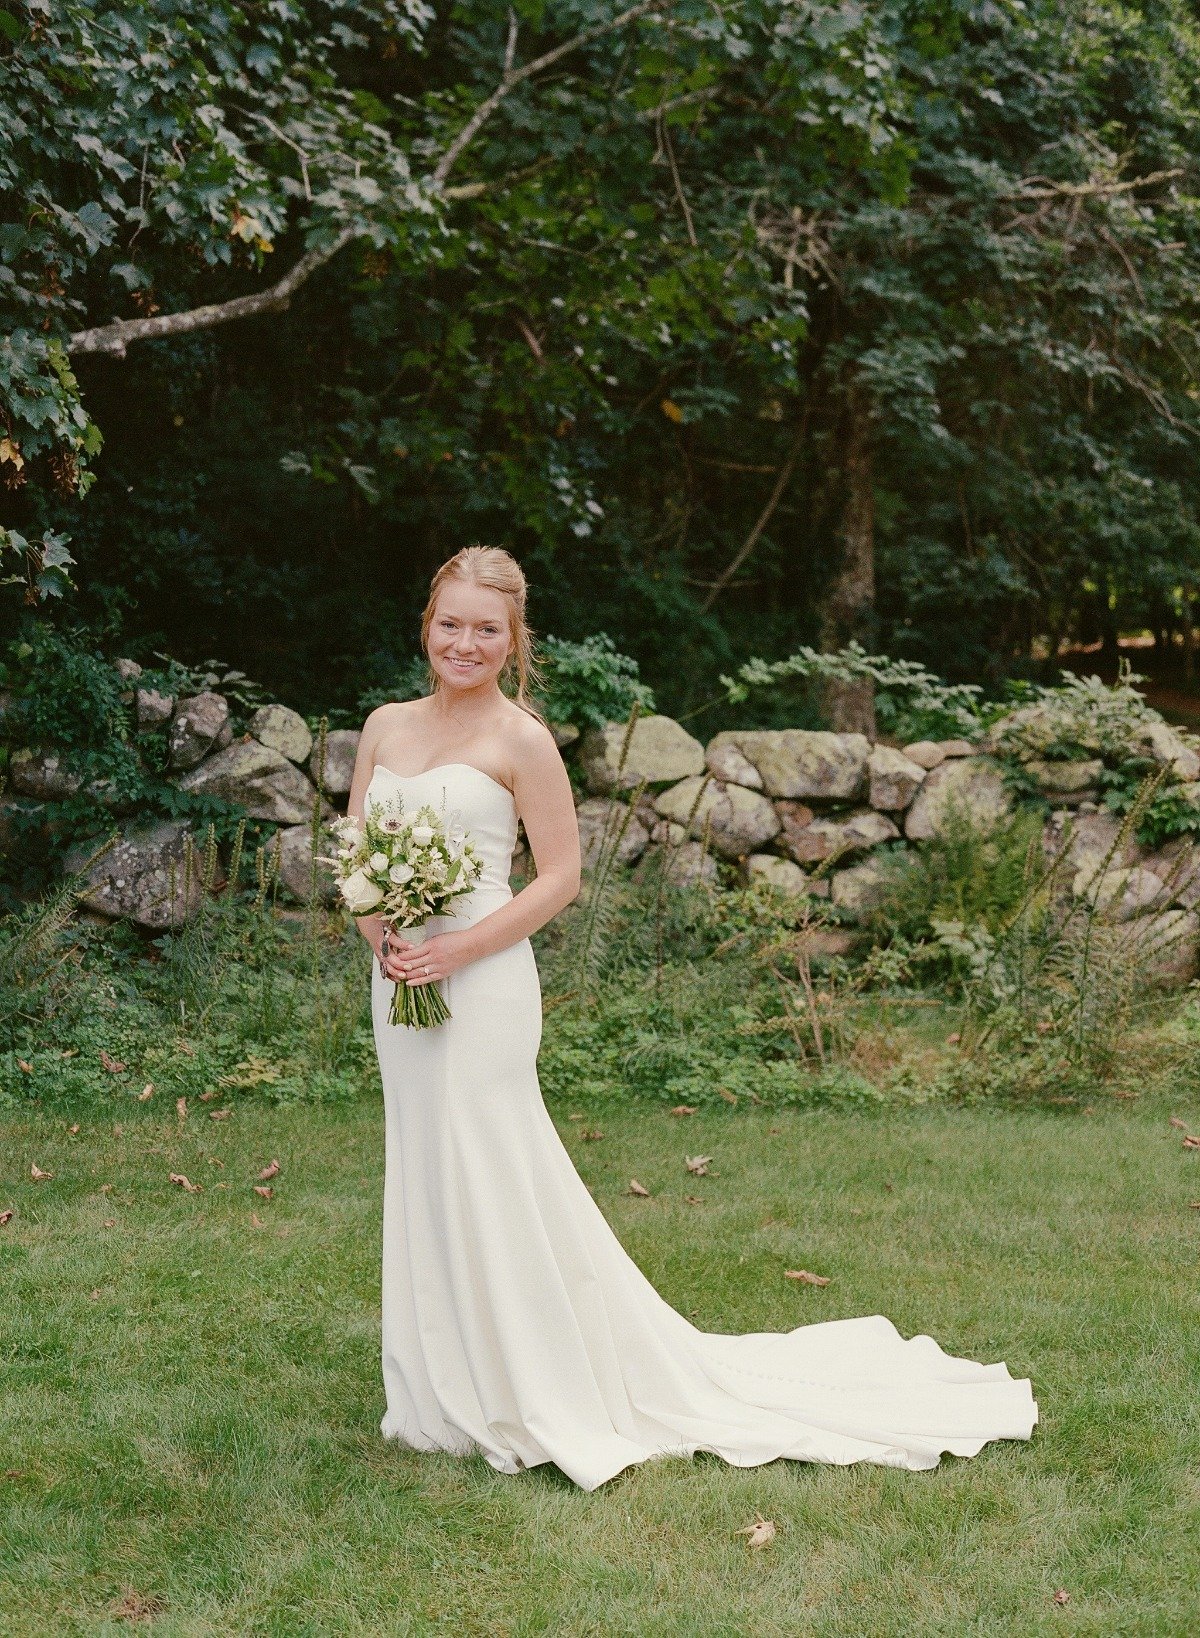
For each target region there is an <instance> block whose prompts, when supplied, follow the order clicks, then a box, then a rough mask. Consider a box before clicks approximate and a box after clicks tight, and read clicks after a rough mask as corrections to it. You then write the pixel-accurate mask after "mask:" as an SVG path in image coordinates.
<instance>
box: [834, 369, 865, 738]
mask: <svg viewBox="0 0 1200 1638" xmlns="http://www.w3.org/2000/svg"><path fill="white" fill-rule="evenodd" d="M843 439H844V442H843V457H842V500H841V516H840V519H839V522H838V530H837V538H838V547H839V559H838V566H837V569H836V571H835V573H834V576H833V579H832V581H831V582H830V585H829V589H828V591H827V592H826V596H825V607H824V610H823V613H822V620H821V647H822V648H823V649H824V650H825V651H826V652H827V653H831V652H833V651H834V650H836V649H839V648H844V647H845V645H846V644H847V643H848V642H850V641H851V639H852V638H857V640H858V641H859V642H860V643H862V644H863V645H864V647H866V648H870V647H871V643H872V638H873V636H874V627H875V489H874V482H873V467H872V451H871V403H870V399H869V398H868V396H867V394H866V393H865V392H864V391H863V389H862V388H861V387H859V386H857V385H852V386H851V387H850V389H849V391H848V392H847V394H846V416H845V422H844V433H843ZM825 708H826V712H827V714H828V716H829V722H830V726H831V727H832V728H834V729H835V730H836V731H837V732H839V733H859V734H866V735H867V736H868V738H870V739H874V738H875V689H874V685H873V684H872V683H871V682H870V681H869V680H863V681H861V682H844V683H838V682H830V683H829V684H827V685H826V690H825Z"/></svg>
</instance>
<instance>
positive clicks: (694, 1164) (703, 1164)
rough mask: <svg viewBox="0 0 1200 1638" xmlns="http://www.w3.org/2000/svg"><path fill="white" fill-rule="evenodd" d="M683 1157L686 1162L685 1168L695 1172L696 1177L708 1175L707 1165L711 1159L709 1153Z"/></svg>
mask: <svg viewBox="0 0 1200 1638" xmlns="http://www.w3.org/2000/svg"><path fill="white" fill-rule="evenodd" d="M683 1158H684V1161H685V1162H686V1164H687V1169H688V1171H689V1172H695V1174H696V1176H697V1177H706V1176H707V1175H708V1165H709V1161H710V1160H711V1159H712V1156H711V1155H684V1157H683Z"/></svg>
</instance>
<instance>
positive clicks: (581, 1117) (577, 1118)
mask: <svg viewBox="0 0 1200 1638" xmlns="http://www.w3.org/2000/svg"><path fill="white" fill-rule="evenodd" d="M567 1119H568V1120H586V1119H587V1116H586V1115H568V1116H567Z"/></svg>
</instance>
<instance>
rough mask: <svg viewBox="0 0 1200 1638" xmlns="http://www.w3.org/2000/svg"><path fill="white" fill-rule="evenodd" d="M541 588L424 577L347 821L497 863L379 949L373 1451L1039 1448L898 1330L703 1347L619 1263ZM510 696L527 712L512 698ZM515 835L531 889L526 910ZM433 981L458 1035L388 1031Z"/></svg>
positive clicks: (783, 1453)
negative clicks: (416, 834)
mask: <svg viewBox="0 0 1200 1638" xmlns="http://www.w3.org/2000/svg"><path fill="white" fill-rule="evenodd" d="M525 590H526V588H525V578H524V575H523V574H522V572H521V570H520V568H519V567H518V565H517V563H516V561H515V560H514V559H513V558H512V557H511V556H510V555H509V554H508V553H507V552H505V551H502V550H500V549H498V548H495V547H483V546H470V547H467V548H465V549H464V550H462V551H460V552H458V553H456V555H455V556H454V557H452V558H450V559H449V561H448V562H446V563H443V565H442V566H441V568H440V569H439V570H438V572H437V574H436V575H435V576H434V578H433V583H432V587H431V590H430V595H429V602H428V605H427V606H426V609H425V613H424V616H423V618H422V622H421V641H422V646H423V648H424V651H425V654H426V657H427V659H428V662H429V668H430V673H431V678H432V685H433V686H432V692H431V693H430V694H429V695H428V696H427V697H425V698H423V699H417V700H408V701H403V702H397V703H395V704H390V705H384V706H381V707H380V708H379V709H378V710H377V711H373V712H372V713H371V715H370V716H369V717H368V718H367V721H366V723H365V725H364V728H363V732H362V738H361V741H360V744H359V749H358V758H357V762H356V765H355V770H354V779H353V784H352V786H351V791H350V799H349V805H348V811H349V812H350V813H351V814H352V815H354V816H355V817H356V818H359V819H361V818H362V817H363V813H364V808H365V807H366V805H367V804H369V803H370V802H371V801H372V800H373V798H374V797H376V796H379V797H380V798H382V796H383V793H385V792H395V791H397V790H398V791H399V792H400V794H401V795H402V797H403V799H404V800H405V801H406V802H407V803H409V804H410V805H412V806H421V805H423V804H424V803H427V802H428V803H431V804H432V805H433V806H434V807H435V808H442V807H444V808H445V810H446V812H447V813H448V814H449V813H451V812H455V813H457V815H458V816H459V818H460V820H461V821H462V823H463V824H464V825H465V826H466V827H467V828H468V829H469V831H470V832H471V835H472V838H473V840H474V842H475V845H476V848H477V849H478V851H479V853H480V855H481V856H482V859H483V862H484V868H483V872H482V874H481V877H480V879H479V882H478V884H477V885H476V886H475V887H474V888H473V889H472V891H471V892H470V893H469V894H468V895H465V896H464V897H463V898H460V899H459V900H457V901H456V914H455V915H454V916H453V918H447V917H441V918H439V917H435V918H433V919H432V921H431V923H430V927H429V934H430V936H429V937H428V938H427V939H426V940H425V942H423V943H420V944H417V943H413V942H410V941H409V940H407V939H404V938H402V937H398V936H397V935H396V934H394V933H393V934H391V935H390V936H389V939H388V942H387V944H386V945H385V943H384V927H383V924H382V923H381V922H380V920H379V919H378V918H374V917H364V918H362V919H360V920H359V922H358V928H359V931H360V932H361V933H362V934H363V935H364V936H365V937H366V938H367V940H368V941H369V942H370V944H371V946H372V948H373V950H374V951H375V956H376V960H375V961H374V962H373V963H372V1012H373V1018H374V1030H375V1045H376V1049H377V1052H378V1055H379V1068H380V1075H381V1078H382V1082H383V1094H384V1111H385V1147H386V1171H385V1181H384V1199H383V1380H384V1388H385V1392H386V1399H387V1410H386V1414H385V1415H384V1418H383V1421H382V1424H381V1432H382V1433H383V1435H384V1437H385V1438H388V1439H395V1440H397V1441H399V1442H400V1443H402V1444H403V1445H405V1446H408V1447H411V1448H414V1449H419V1450H447V1451H454V1452H459V1453H462V1454H466V1453H469V1452H472V1451H479V1452H482V1454H483V1455H484V1457H485V1458H486V1459H487V1461H488V1462H490V1463H491V1465H492V1466H493V1467H494V1468H496V1469H497V1470H498V1471H499V1472H501V1473H517V1472H519V1471H520V1470H521V1469H523V1468H527V1467H534V1466H536V1465H537V1464H539V1463H542V1462H555V1463H557V1465H558V1466H559V1467H560V1468H561V1469H562V1470H563V1472H565V1473H566V1474H568V1475H569V1476H570V1478H571V1479H573V1480H574V1481H575V1483H576V1484H578V1485H580V1486H582V1487H583V1488H584V1489H585V1490H594V1489H595V1488H596V1487H597V1486H598V1485H601V1484H603V1483H604V1482H605V1481H606V1480H607V1479H611V1478H612V1477H613V1476H614V1475H615V1474H617V1473H619V1472H621V1470H622V1469H623V1468H626V1467H628V1466H629V1465H630V1464H631V1463H634V1462H642V1461H646V1460H649V1459H651V1458H659V1457H664V1456H670V1455H676V1456H688V1457H690V1456H691V1455H692V1454H693V1453H694V1452H696V1451H698V1450H705V1451H712V1452H715V1453H716V1454H717V1455H718V1456H721V1457H723V1458H724V1459H725V1461H727V1462H730V1463H733V1464H735V1465H736V1466H739V1467H750V1466H755V1465H757V1464H759V1463H762V1462H770V1461H774V1460H775V1459H777V1458H779V1457H790V1458H793V1459H795V1460H798V1461H811V1462H826V1463H837V1464H845V1463H849V1462H859V1461H866V1462H875V1463H879V1464H882V1465H883V1466H886V1467H901V1468H910V1469H917V1468H929V1467H935V1466H936V1465H937V1463H938V1460H939V1458H940V1457H941V1456H942V1454H943V1453H945V1452H950V1453H952V1454H954V1455H957V1456H974V1455H975V1454H976V1453H977V1452H978V1451H979V1450H980V1449H981V1448H982V1447H983V1446H984V1445H985V1444H987V1443H988V1441H989V1440H992V1439H1028V1438H1029V1437H1030V1435H1031V1433H1032V1431H1033V1428H1034V1425H1035V1424H1036V1422H1037V1406H1036V1404H1035V1402H1034V1399H1033V1394H1032V1391H1031V1387H1030V1383H1029V1381H1028V1380H1027V1379H1019V1380H1016V1379H1014V1378H1013V1377H1011V1376H1010V1375H1009V1372H1008V1368H1007V1366H1005V1365H1004V1364H994V1365H981V1364H977V1363H976V1362H975V1361H973V1360H969V1359H959V1358H955V1357H954V1356H952V1355H949V1354H946V1353H944V1352H943V1351H942V1349H941V1348H940V1347H939V1346H938V1344H937V1343H936V1342H935V1341H934V1340H933V1339H932V1337H928V1336H916V1337H912V1338H911V1339H908V1340H905V1339H904V1338H903V1337H901V1335H900V1333H899V1332H898V1331H897V1330H896V1328H895V1326H894V1325H893V1324H892V1323H891V1321H890V1320H888V1319H885V1318H884V1317H883V1316H882V1315H880V1314H873V1315H870V1316H869V1317H863V1318H858V1319H843V1320H831V1321H828V1322H825V1323H822V1324H816V1325H804V1326H799V1327H797V1328H796V1329H795V1330H793V1331H781V1332H752V1333H748V1334H746V1335H740V1336H735V1335H725V1334H722V1333H718V1332H704V1331H700V1330H698V1329H697V1328H696V1327H695V1326H693V1325H692V1324H691V1323H690V1322H689V1321H688V1320H686V1319H685V1318H684V1317H683V1316H682V1315H681V1314H680V1313H678V1312H677V1311H676V1310H675V1309H674V1308H672V1307H671V1306H670V1305H669V1304H668V1303H667V1302H665V1301H664V1299H663V1298H662V1297H660V1296H659V1294H658V1292H657V1291H656V1290H655V1288H654V1287H653V1286H652V1285H651V1284H650V1282H649V1281H648V1280H647V1279H646V1277H645V1276H644V1275H643V1274H642V1272H641V1270H640V1269H639V1268H638V1267H637V1265H636V1264H635V1263H634V1262H633V1261H632V1259H631V1258H630V1257H629V1256H628V1255H627V1253H626V1252H625V1250H624V1248H623V1247H622V1246H621V1243H620V1241H619V1240H618V1239H617V1237H616V1235H615V1234H614V1233H613V1232H612V1230H611V1229H610V1227H609V1226H608V1222H607V1220H606V1219H605V1217H604V1216H603V1214H602V1213H601V1211H600V1209H599V1207H598V1206H597V1205H596V1203H595V1201H594V1200H593V1199H592V1196H591V1194H590V1193H589V1191H588V1189H587V1187H586V1185H585V1184H584V1183H583V1180H582V1179H581V1178H580V1176H579V1174H578V1173H577V1172H576V1170H575V1167H574V1165H573V1164H572V1162H571V1158H570V1156H569V1155H568V1153H567V1151H566V1149H565V1148H564V1147H563V1144H562V1142H561V1141H560V1139H559V1136H558V1133H557V1131H556V1129H555V1126H554V1124H553V1122H552V1121H551V1119H550V1116H549V1114H548V1113H547V1110H546V1106H545V1104H544V1103H543V1101H542V1096H541V1092H540V1090H539V1086H538V1078H537V1067H536V1060H537V1052H538V1046H539V1044H540V1040H541V1029H542V1011H541V991H540V988H539V983H538V973H537V966H536V964H535V961H534V956H533V950H532V947H531V945H530V942H529V935H530V934H531V933H533V932H535V931H536V930H537V929H538V928H539V927H541V926H543V925H544V924H545V923H546V922H548V921H549V920H550V919H551V918H552V917H553V916H556V915H557V914H558V913H559V911H560V910H562V909H564V907H565V906H566V905H568V904H569V903H570V902H571V901H572V900H573V899H574V898H575V897H576V895H577V894H578V892H579V884H580V860H579V833H578V827H577V824H576V819H575V807H574V802H573V798H572V793H571V785H570V781H569V779H568V777H567V772H566V769H565V767H564V765H563V762H562V758H561V757H560V755H559V752H558V749H557V747H556V745H555V742H554V738H553V735H552V734H551V733H550V730H549V728H548V727H547V726H546V724H545V723H544V722H543V721H542V719H541V718H540V716H539V715H538V714H537V712H536V710H535V709H534V708H533V706H532V705H531V704H530V703H529V700H528V699H527V697H526V695H527V690H528V688H529V686H530V683H531V680H532V678H533V675H534V662H533V653H532V648H533V645H532V637H531V633H530V630H529V627H528V625H527V624H526V620H525ZM514 669H515V672H516V691H515V698H510V697H509V696H508V694H507V693H506V692H505V691H504V690H503V689H502V688H501V682H502V680H503V681H505V682H508V680H509V677H510V675H511V673H512V671H513V670H514ZM518 816H519V817H520V819H521V822H522V823H523V825H524V827H525V834H526V837H527V838H528V842H529V846H530V849H531V851H532V854H533V858H534V862H535V864H536V867H537V874H536V876H535V877H534V879H533V880H532V881H531V882H530V883H529V884H528V886H526V887H524V888H522V889H521V891H520V892H519V893H517V894H516V895H514V894H513V892H512V890H511V888H510V887H509V868H510V864H511V859H512V852H513V847H514V845H515V842H516V834H517V819H518ZM396 981H400V982H403V983H406V984H410V985H418V984H440V985H441V986H442V993H443V995H444V996H445V998H446V1001H447V1003H448V1005H449V1008H450V1012H451V1015H452V1016H451V1018H450V1019H449V1021H448V1022H446V1023H443V1024H441V1025H438V1026H436V1027H434V1028H427V1029H409V1028H406V1027H404V1026H403V1025H393V1024H390V1023H389V1022H388V1009H389V1004H390V1001H391V995H392V989H393V984H394V982H396Z"/></svg>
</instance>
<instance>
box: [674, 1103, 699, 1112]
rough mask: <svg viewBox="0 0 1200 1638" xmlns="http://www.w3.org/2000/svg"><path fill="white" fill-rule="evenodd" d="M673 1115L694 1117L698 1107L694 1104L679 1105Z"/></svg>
mask: <svg viewBox="0 0 1200 1638" xmlns="http://www.w3.org/2000/svg"><path fill="white" fill-rule="evenodd" d="M671 1113H672V1114H673V1115H694V1114H695V1113H696V1105H695V1104H694V1103H677V1104H676V1105H675V1107H674V1109H672V1110H671Z"/></svg>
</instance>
